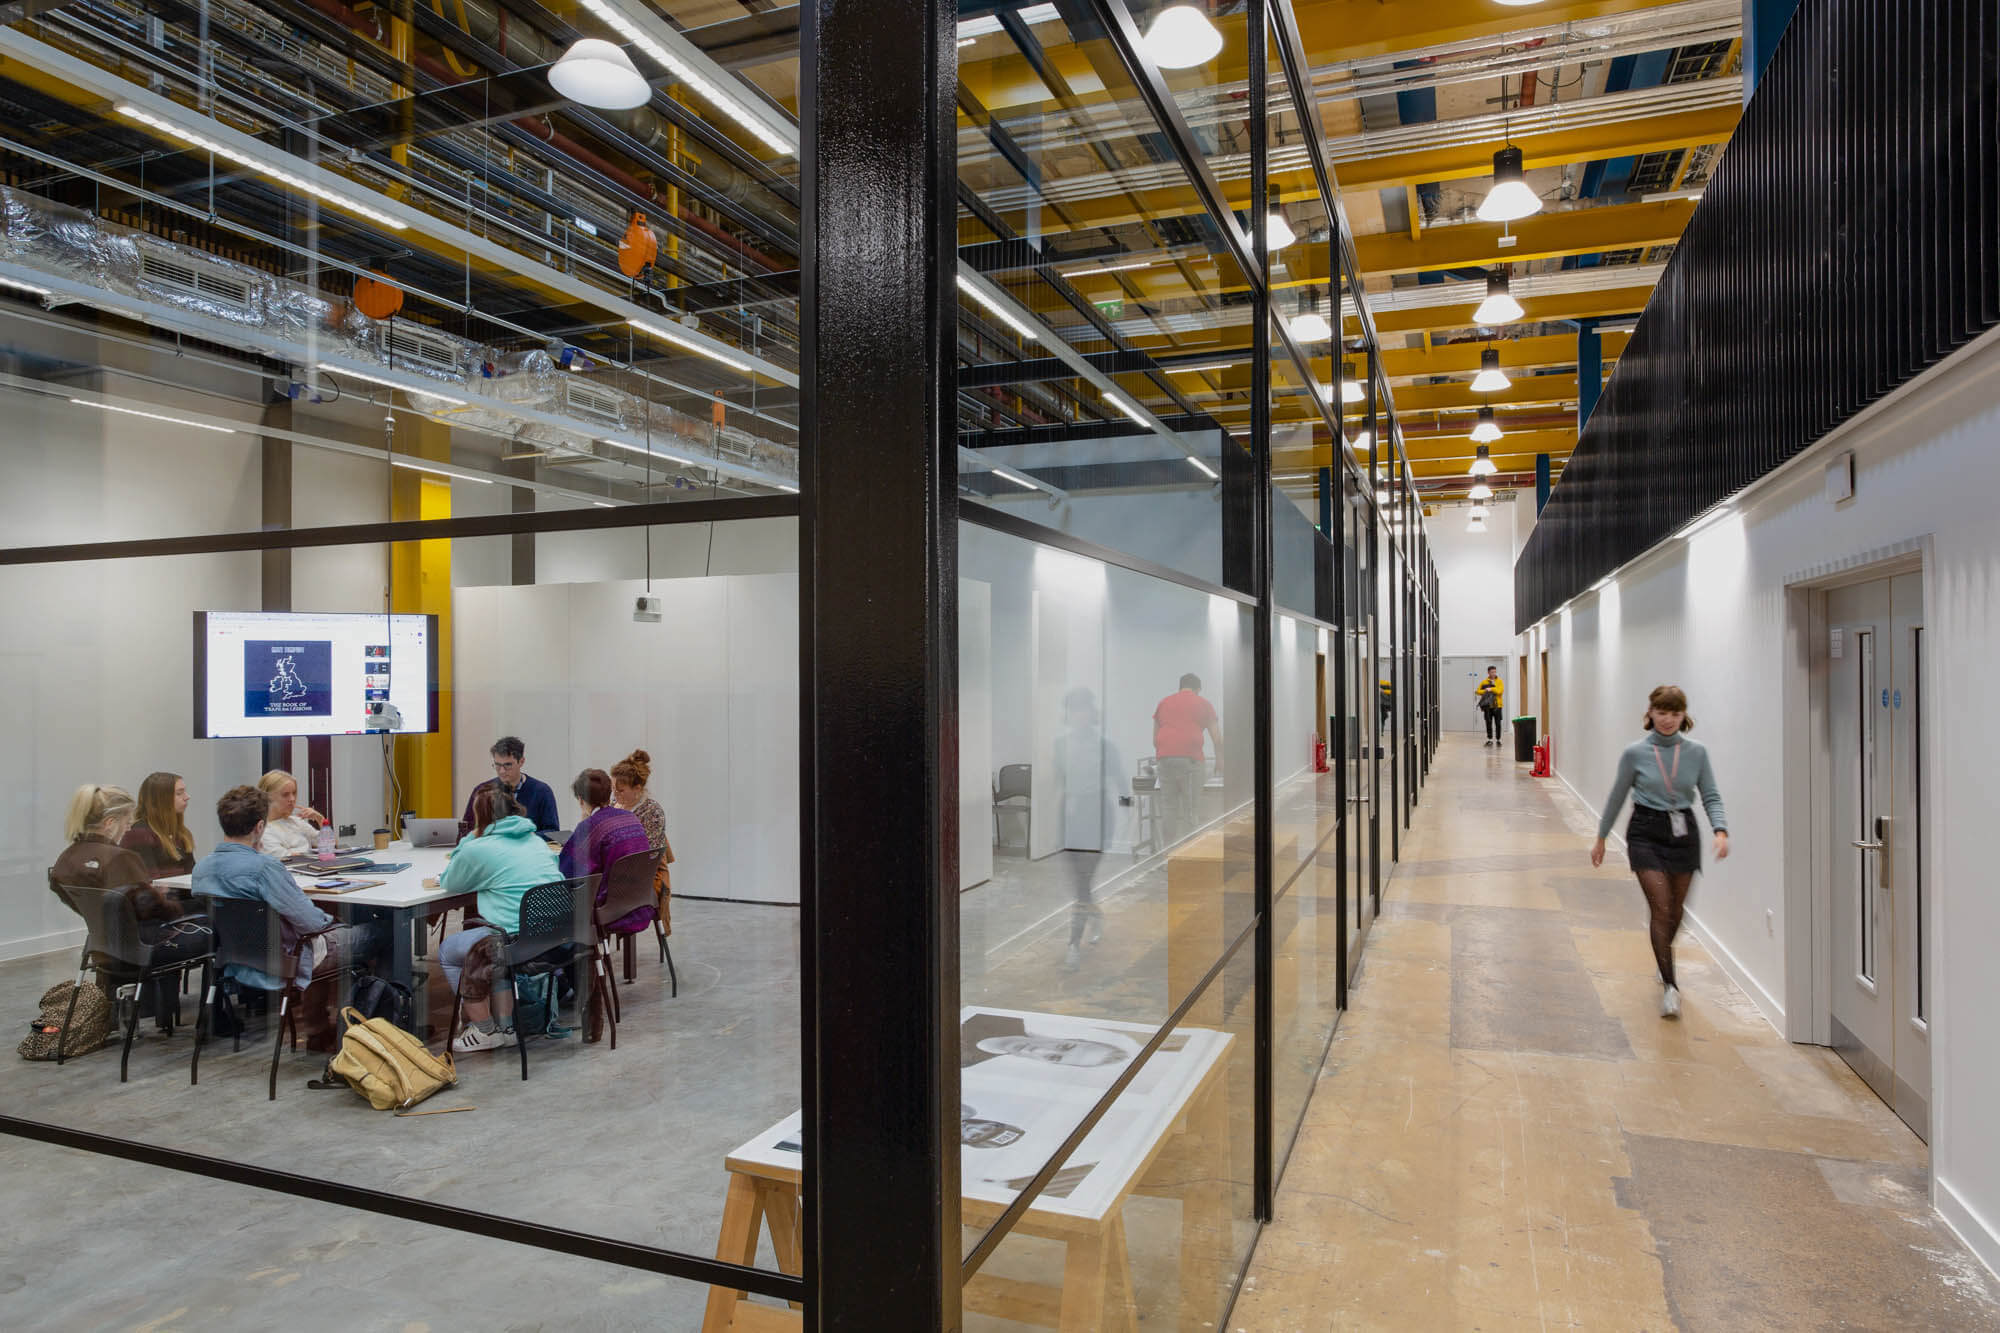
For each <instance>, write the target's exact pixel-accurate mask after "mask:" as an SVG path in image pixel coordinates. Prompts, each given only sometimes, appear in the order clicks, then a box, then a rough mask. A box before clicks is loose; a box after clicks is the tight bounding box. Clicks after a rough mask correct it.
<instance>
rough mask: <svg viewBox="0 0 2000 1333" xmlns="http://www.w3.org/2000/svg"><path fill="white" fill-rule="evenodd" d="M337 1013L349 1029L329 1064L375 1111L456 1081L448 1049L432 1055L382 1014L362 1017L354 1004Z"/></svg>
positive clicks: (413, 1100) (409, 1102)
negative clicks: (375, 1016)
mask: <svg viewBox="0 0 2000 1333" xmlns="http://www.w3.org/2000/svg"><path fill="white" fill-rule="evenodd" d="M340 1012H341V1017H342V1018H344V1019H346V1020H347V1034H346V1035H345V1036H344V1037H342V1038H341V1039H340V1052H339V1054H337V1055H335V1056H334V1057H333V1059H332V1061H331V1062H330V1063H329V1064H328V1066H327V1068H329V1069H330V1070H332V1071H333V1072H334V1073H336V1074H338V1075H340V1077H342V1078H344V1079H346V1080H347V1085H348V1086H349V1087H351V1088H353V1089H354V1090H355V1091H356V1092H358V1093H360V1094H361V1095H362V1096H363V1097H366V1098H367V1099H368V1104H369V1105H370V1106H372V1107H374V1108H375V1109H376V1110H378V1111H387V1110H391V1109H395V1110H401V1109H403V1108H404V1107H409V1106H415V1105H416V1104H417V1103H418V1102H420V1101H422V1100H423V1099H424V1098H426V1097H428V1096H430V1095H431V1094H432V1093H434V1092H436V1091H437V1090H438V1089H439V1088H447V1087H450V1086H452V1085H453V1084H455V1083H457V1082H458V1069H457V1067H456V1066H454V1065H453V1064H452V1059H451V1052H449V1051H446V1052H445V1053H443V1054H442V1055H432V1054H431V1053H430V1051H429V1050H428V1049H427V1048H426V1047H425V1046H424V1044H423V1043H422V1042H420V1041H418V1040H417V1039H416V1038H415V1037H413V1036H411V1035H410V1034H409V1033H407V1032H405V1031H403V1029H401V1028H399V1027H397V1026H396V1025H395V1024H394V1023H391V1022H390V1021H389V1020H388V1019H386V1018H363V1017H362V1016H361V1011H360V1010H359V1009H356V1008H354V1007H352V1006H349V1007H347V1008H345V1009H343V1010H341V1011H340Z"/></svg>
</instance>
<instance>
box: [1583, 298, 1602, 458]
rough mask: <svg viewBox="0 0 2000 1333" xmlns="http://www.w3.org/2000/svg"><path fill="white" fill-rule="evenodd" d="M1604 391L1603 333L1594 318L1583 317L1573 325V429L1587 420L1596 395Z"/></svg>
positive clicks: (1595, 405)
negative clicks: (1574, 356)
mask: <svg viewBox="0 0 2000 1333" xmlns="http://www.w3.org/2000/svg"><path fill="white" fill-rule="evenodd" d="M1603 391H1604V335H1602V334H1600V333H1599V332H1598V331H1597V321H1595V320H1590V319H1582V320H1578V321H1577V325H1576V433H1577V435H1578V436H1579V437H1580V436H1582V434H1583V428H1584V427H1585V426H1587V425H1589V424H1590V414H1591V413H1592V412H1594V411H1596V410H1597V396H1598V394H1600V393H1602V392H1603Z"/></svg>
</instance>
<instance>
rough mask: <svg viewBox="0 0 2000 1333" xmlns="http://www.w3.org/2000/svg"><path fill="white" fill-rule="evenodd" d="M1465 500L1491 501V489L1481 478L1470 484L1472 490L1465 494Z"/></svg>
mask: <svg viewBox="0 0 2000 1333" xmlns="http://www.w3.org/2000/svg"><path fill="white" fill-rule="evenodd" d="M1465 498H1466V499H1468V500H1491V499H1492V498H1493V488H1492V487H1491V486H1488V485H1487V484H1486V480H1485V478H1483V477H1482V478H1481V479H1479V480H1478V481H1475V482H1473V483H1472V489H1471V490H1469V491H1467V492H1466V493H1465Z"/></svg>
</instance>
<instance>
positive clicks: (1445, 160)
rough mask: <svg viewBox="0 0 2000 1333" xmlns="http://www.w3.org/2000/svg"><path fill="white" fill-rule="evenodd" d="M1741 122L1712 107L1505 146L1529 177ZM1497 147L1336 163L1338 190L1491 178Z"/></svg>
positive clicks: (1724, 133) (1692, 140) (1715, 136)
mask: <svg viewBox="0 0 2000 1333" xmlns="http://www.w3.org/2000/svg"><path fill="white" fill-rule="evenodd" d="M1741 116H1742V112H1741V110H1740V108H1737V107H1734V106H1723V107H1713V108H1709V109H1707V110H1702V111H1681V112H1676V113H1673V114H1670V115H1663V116H1647V117H1645V118H1644V119H1642V120H1627V121H1619V122H1615V123H1613V124H1609V125H1590V126H1585V127H1582V128H1580V129H1572V130H1563V131H1558V132H1555V133H1549V134H1520V135H1516V136H1515V137H1514V138H1513V139H1512V140H1510V142H1511V143H1513V144H1514V146H1515V147H1517V148H1519V149H1520V150H1521V156H1522V157H1523V159H1524V160H1525V165H1526V166H1527V168H1528V170H1530V171H1533V170H1534V169H1535V168H1537V167H1563V166H1568V165H1569V164H1570V163H1572V162H1591V161H1595V160H1597V159H1599V158H1610V157H1636V156H1637V155H1639V154H1640V153H1664V152H1668V151H1670V150H1672V149H1675V148H1686V147H1688V146H1690V145H1693V144H1709V143H1721V142H1722V141H1723V140H1725V139H1727V138H1728V137H1729V136H1730V135H1731V134H1733V133H1735V132H1736V122H1737V121H1738V120H1739V119H1740V118H1741ZM1499 146H1500V145H1499V143H1498V141H1497V140H1485V141H1475V142H1472V143H1458V144H1450V145H1447V146H1445V147H1442V148H1426V149H1421V150H1418V151H1416V152H1409V153H1390V154H1385V155H1383V156H1381V157H1369V158H1364V159H1361V160H1359V161H1351V162H1342V163H1341V164H1340V188H1341V190H1342V191H1343V192H1347V193H1354V192H1359V191H1362V190H1386V189H1390V188H1393V187H1395V186H1399V185H1404V186H1407V185H1422V184H1425V183H1426V182H1429V181H1450V180H1472V179H1476V178H1478V177H1481V176H1491V175H1492V174H1493V151H1494V149H1496V148H1498V147H1499Z"/></svg>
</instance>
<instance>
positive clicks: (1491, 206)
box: [1479, 146, 1542, 222]
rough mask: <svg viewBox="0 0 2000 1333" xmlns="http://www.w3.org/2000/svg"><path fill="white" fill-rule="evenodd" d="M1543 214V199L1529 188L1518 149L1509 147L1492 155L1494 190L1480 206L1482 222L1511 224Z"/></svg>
mask: <svg viewBox="0 0 2000 1333" xmlns="http://www.w3.org/2000/svg"><path fill="white" fill-rule="evenodd" d="M1541 211H1542V198H1541V196H1540V195H1538V194H1536V193H1535V192H1534V191H1533V190H1532V189H1530V188H1529V187H1528V180H1527V177H1526V175H1525V174H1524V173H1523V172H1522V170H1521V150H1520V149H1518V148H1514V147H1512V146H1509V147H1506V148H1502V149H1501V150H1500V151H1499V152H1497V153H1495V154H1494V155H1493V188H1492V189H1491V190H1488V191H1487V192H1486V198H1485V200H1484V201H1483V202H1481V204H1480V205H1479V220H1480V221H1481V222H1513V221H1516V220H1517V219H1520V218H1525V217H1531V216H1533V215H1534V214H1536V213H1539V212H1541Z"/></svg>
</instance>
